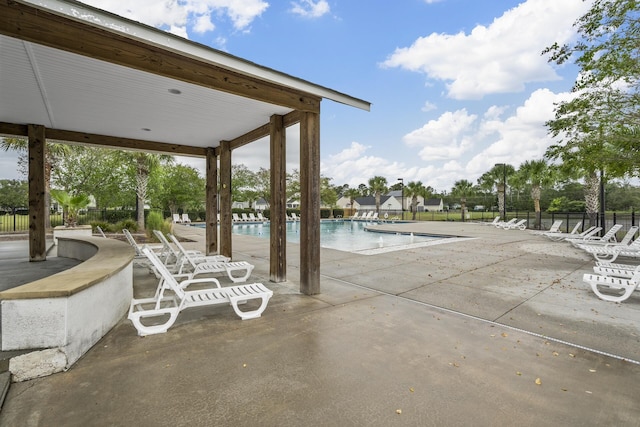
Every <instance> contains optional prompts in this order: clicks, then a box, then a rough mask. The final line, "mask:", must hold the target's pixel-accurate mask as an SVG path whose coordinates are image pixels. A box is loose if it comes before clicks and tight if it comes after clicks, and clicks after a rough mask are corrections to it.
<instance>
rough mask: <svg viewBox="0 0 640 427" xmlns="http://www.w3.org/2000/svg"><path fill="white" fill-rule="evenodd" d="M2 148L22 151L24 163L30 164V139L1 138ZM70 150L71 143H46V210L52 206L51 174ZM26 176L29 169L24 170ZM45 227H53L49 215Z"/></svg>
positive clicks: (0, 145) (46, 217)
mask: <svg viewBox="0 0 640 427" xmlns="http://www.w3.org/2000/svg"><path fill="white" fill-rule="evenodd" d="M0 148H2V149H3V150H5V151H8V150H17V151H22V152H23V153H22V154H21V158H22V163H23V164H28V160H27V159H26V158H27V151H28V149H29V140H28V139H26V138H0ZM68 150H69V145H67V144H60V143H49V142H47V143H45V144H44V204H45V205H44V208H45V209H44V210H45V212H49V207H50V206H51V174H52V171H53V170H54V169H55V167H56V165H57V163H58V160H59V159H60V158H61V157H62V156H64V155H65V154H66V153H67V152H68ZM24 173H25V176H26V174H27V171H26V169H25V171H24ZM44 221H45V223H44V226H45V228H50V227H51V222H50V218H49V215H45V219H44Z"/></svg>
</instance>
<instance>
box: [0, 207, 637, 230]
mask: <svg viewBox="0 0 640 427" xmlns="http://www.w3.org/2000/svg"><path fill="white" fill-rule="evenodd" d="M146 214H148V211H145V216H146ZM188 214H189V217H190V218H191V220H192V221H198V220H203V219H204V212H193V213H192V212H189V213H188ZM397 215H398V216H400V212H399V211H398V213H397ZM498 215H500V214H499V212H491V211H488V212H473V211H469V212H468V214H467V217H466V218H465V219H466V220H469V221H491V220H493V218H495V217H496V216H498ZM163 216H164V218H171V213H170V212H168V211H167V212H163ZM136 217H137V215H136V211H135V210H123V209H92V210H88V211H86V212H83V213H81V214H80V215H79V218H78V223H79V224H91V223H99V222H102V223H109V224H116V223H118V222H120V221H125V220H133V221H135V220H136ZM404 218H405V219H406V220H408V219H411V218H412V213H411V212H407V211H405V212H404ZM511 218H518V219H527V227H528V228H535V227H536V224H535V222H536V214H535V212H527V211H511V212H507V219H511ZM50 219H51V226H52V227H55V226H58V225H62V224H63V218H62V214H60V213H54V214H51V216H50ZM417 219H418V220H421V221H461V220H462V216H461V213H460V212H459V211H458V212H455V211H450V212H419V213H418V216H417ZM556 220H562V226H561V229H562V230H563V231H566V232H569V231H571V230H572V229H573V227H574V226H575V224H577V223H578V222H579V221H581V223H582V225H581V229H582V230H584V229H586V228H588V227H589V225H590V218H589V215H588V214H586V213H584V212H561V213H546V212H543V213H542V215H541V222H540V228H541V229H548V228H549V227H550V226H551V224H552V223H553V222H554V221H556ZM594 221H595V225H597V226H600V227H602V228H603V229H604V230H607V229H609V228H610V227H611V226H613V224H622V226H623V229H625V230H626V229H628V228H629V227H631V226H633V225H639V224H638V218H637V217H636V213H635V212H607V213H606V214H605V215H604V217H601V216H600V215H598V216H597V217H595V218H594ZM28 231H29V215H28V212H26V211H25V210H22V211H19V212H18V213H16V214H15V215H14V214H10V213H5V214H4V215H0V233H8V232H25V233H26V232H28Z"/></svg>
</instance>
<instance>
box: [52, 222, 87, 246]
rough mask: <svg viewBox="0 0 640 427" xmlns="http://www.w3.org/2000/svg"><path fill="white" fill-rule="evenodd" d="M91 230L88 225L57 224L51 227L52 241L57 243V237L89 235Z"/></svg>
mask: <svg viewBox="0 0 640 427" xmlns="http://www.w3.org/2000/svg"><path fill="white" fill-rule="evenodd" d="M92 231H93V230H92V228H91V226H90V225H77V226H75V227H65V226H64V225H59V226H57V227H55V228H54V229H53V243H54V244H56V245H57V244H58V237H91V234H92Z"/></svg>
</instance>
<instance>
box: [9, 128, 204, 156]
mask: <svg viewBox="0 0 640 427" xmlns="http://www.w3.org/2000/svg"><path fill="white" fill-rule="evenodd" d="M46 133H47V139H49V140H56V141H60V142H72V143H79V144H84V145H97V146H100V147H108V148H116V149H123V150H137V151H151V152H158V153H167V154H173V155H181V156H196V157H205V156H206V155H207V149H206V148H200V147H190V146H187V145H180V144H168V143H165V142H154V141H145V140H142V139H133V138H118V137H115V136H106V135H98V134H93V133H85V132H75V131H71V130H62V129H51V128H47V132H46ZM0 135H13V136H27V126H26V125H19V124H14V123H5V122H0Z"/></svg>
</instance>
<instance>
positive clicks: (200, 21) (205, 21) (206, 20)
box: [193, 14, 216, 33]
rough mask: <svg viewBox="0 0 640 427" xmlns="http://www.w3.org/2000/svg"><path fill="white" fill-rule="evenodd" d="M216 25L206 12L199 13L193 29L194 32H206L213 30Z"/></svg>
mask: <svg viewBox="0 0 640 427" xmlns="http://www.w3.org/2000/svg"><path fill="white" fill-rule="evenodd" d="M215 28H216V26H215V25H213V22H211V16H210V15H208V14H204V15H200V16H198V17H197V18H196V19H195V23H194V25H193V31H195V32H196V33H206V32H207V31H213V30H215Z"/></svg>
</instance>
